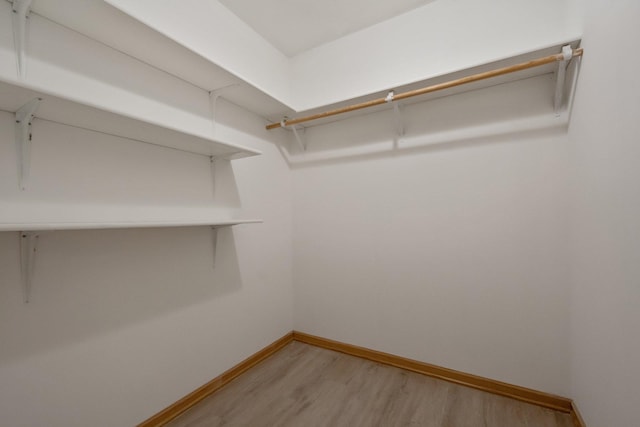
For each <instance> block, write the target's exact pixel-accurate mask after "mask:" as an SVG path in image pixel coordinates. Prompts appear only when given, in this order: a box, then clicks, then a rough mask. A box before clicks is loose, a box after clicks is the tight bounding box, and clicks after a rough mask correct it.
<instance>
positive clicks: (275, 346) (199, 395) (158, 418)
mask: <svg viewBox="0 0 640 427" xmlns="http://www.w3.org/2000/svg"><path fill="white" fill-rule="evenodd" d="M291 341H293V333H291V332H290V333H288V334H287V335H285V336H283V337H282V338H280V339H279V340H277V341H275V342H274V343H272V344H270V345H268V346H267V347H265V348H263V349H262V350H260V351H258V352H257V353H255V354H254V355H252V356H250V357H248V358H247V359H245V360H243V361H242V362H240V363H239V364H237V365H236V366H234V367H233V368H231V369H229V370H228V371H226V372H225V373H223V374H222V375H220V376H219V377H217V378H214V379H213V380H211V381H209V382H208V383H206V384H205V385H203V386H202V387H200V388H198V389H197V390H195V391H193V392H191V393H189V394H188V395H186V396H185V397H183V398H182V399H180V400H178V401H177V402H175V403H174V404H172V405H171V406H169V407H167V408H166V409H164V410H162V411H160V412H158V413H157V414H155V415H154V416H152V417H151V418H149V419H147V420H146V421H143V422H142V423H140V424H138V427H159V426H163V425H165V424H166V423H168V422H169V421H171V420H173V419H174V418H176V417H177V416H178V415H180V414H182V413H183V412H185V411H186V410H187V409H189V408H191V407H192V406H193V405H195V404H196V403H198V402H200V401H201V400H203V399H204V398H206V397H208V396H210V395H212V394H213V393H215V392H216V391H218V390H219V389H220V388H222V387H224V386H225V385H226V384H228V383H230V382H231V381H232V380H234V379H235V378H237V377H239V376H240V375H242V374H243V373H244V372H246V371H247V370H249V369H251V368H252V367H254V366H255V365H257V364H258V363H260V362H262V361H263V360H264V359H266V358H268V357H269V356H271V355H273V354H274V353H276V352H278V351H279V350H280V349H282V348H283V347H284V346H286V345H287V344H289V343H290V342H291Z"/></svg>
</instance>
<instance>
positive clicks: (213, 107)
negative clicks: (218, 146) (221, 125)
mask: <svg viewBox="0 0 640 427" xmlns="http://www.w3.org/2000/svg"><path fill="white" fill-rule="evenodd" d="M237 86H240V83H232V84H230V85H228V86H224V87H221V88H219V89H215V90H212V91H210V92H209V110H210V113H211V127H212V130H213V136H216V132H217V124H218V120H217V117H218V116H217V113H218V98H220V97H221V96H222V92H224V91H226V90H227V89H231V88H234V87H237Z"/></svg>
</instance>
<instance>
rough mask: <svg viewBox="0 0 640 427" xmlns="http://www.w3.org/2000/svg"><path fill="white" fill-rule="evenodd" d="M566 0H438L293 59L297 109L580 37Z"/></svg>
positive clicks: (469, 66) (381, 89) (347, 97)
mask: <svg viewBox="0 0 640 427" xmlns="http://www.w3.org/2000/svg"><path fill="white" fill-rule="evenodd" d="M576 22H577V19H576V18H575V17H574V16H573V15H570V14H569V13H568V9H567V7H566V0H562V1H558V0H538V1H528V0H439V1H434V2H433V3H429V4H427V5H425V6H422V7H420V8H418V9H416V10H414V11H411V12H409V13H406V14H404V15H400V16H397V17H395V18H393V19H390V20H387V21H385V22H382V23H380V24H377V25H374V26H372V27H369V28H366V29H364V30H362V31H359V32H357V33H354V34H351V35H348V36H346V37H343V38H341V39H338V40H336V41H334V42H331V43H327V44H325V45H322V46H319V47H317V48H315V49H312V50H309V51H307V52H304V53H302V54H300V55H297V56H295V57H294V58H292V59H291V65H292V76H293V79H294V80H293V82H292V84H293V93H294V94H295V95H296V105H295V107H296V109H298V110H306V109H310V108H316V107H319V106H322V105H326V104H331V103H333V102H338V101H342V100H345V99H349V98H354V97H358V96H362V95H366V94H369V93H373V92H378V91H383V90H388V89H392V88H394V87H397V86H402V85H405V84H409V83H413V82H416V81H420V80H424V79H428V78H432V77H436V76H440V75H444V74H448V73H451V72H455V71H460V70H464V69H466V68H471V67H473V66H476V65H481V64H484V63H487V62H491V61H496V60H500V59H504V58H508V57H511V56H516V55H519V54H522V53H526V52H529V51H534V50H537V49H541V48H544V47H548V46H552V45H555V44H559V43H562V42H564V41H572V40H575V39H578V38H579V36H580V33H579V31H577V24H576Z"/></svg>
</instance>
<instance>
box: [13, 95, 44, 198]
mask: <svg viewBox="0 0 640 427" xmlns="http://www.w3.org/2000/svg"><path fill="white" fill-rule="evenodd" d="M41 101H42V99H41V98H34V99H32V100H31V101H29V102H27V103H26V104H25V105H23V106H22V107H20V109H19V110H18V111H16V153H17V156H18V159H17V160H18V186H19V187H20V189H21V190H24V189H25V187H26V181H27V178H28V177H29V169H30V164H31V138H32V135H31V123H32V122H33V118H34V114H35V112H36V110H37V109H38V106H39V105H40V102H41Z"/></svg>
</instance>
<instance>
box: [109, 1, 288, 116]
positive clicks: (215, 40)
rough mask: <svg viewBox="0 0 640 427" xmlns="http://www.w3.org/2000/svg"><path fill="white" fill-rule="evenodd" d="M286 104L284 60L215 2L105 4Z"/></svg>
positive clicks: (286, 89)
mask: <svg viewBox="0 0 640 427" xmlns="http://www.w3.org/2000/svg"><path fill="white" fill-rule="evenodd" d="M106 1H107V3H109V4H111V5H113V6H114V7H117V8H118V9H120V10H122V11H123V12H125V13H127V14H129V15H131V16H132V17H134V18H136V19H138V20H139V21H140V22H142V23H144V24H146V25H148V26H149V27H151V28H153V29H155V30H156V31H158V32H160V33H162V34H164V35H165V36H167V37H169V38H170V39H172V40H175V41H176V42H178V43H180V44H181V45H183V46H185V47H186V48H187V49H189V50H191V51H193V52H195V53H197V54H198V55H200V56H202V57H203V58H205V59H207V60H209V61H211V62H213V63H214V64H217V65H219V66H220V67H222V68H224V69H225V70H227V71H228V72H230V73H231V74H233V75H235V76H236V77H239V78H240V79H242V80H244V81H246V82H248V83H249V84H251V85H253V86H255V87H256V88H258V89H260V90H262V91H263V92H265V93H267V94H268V95H270V96H272V97H273V98H275V99H277V100H278V101H280V102H282V103H283V104H286V105H291V104H294V103H295V102H294V101H293V100H292V93H291V87H290V84H289V79H290V65H289V61H288V58H287V57H286V56H285V55H284V54H282V53H281V52H280V51H279V50H277V49H276V48H275V47H273V46H271V45H270V44H269V43H268V42H267V41H266V40H265V39H264V38H262V36H260V35H259V34H258V33H256V32H255V31H254V30H253V29H252V28H251V27H249V25H247V24H246V23H244V21H242V20H240V19H239V18H238V17H237V16H236V15H234V14H233V13H232V12H231V11H230V10H229V9H227V8H226V7H224V6H223V5H222V4H220V2H218V1H217V0H164V1H162V2H157V1H155V0H137V1H133V2H132V1H127V0H106Z"/></svg>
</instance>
